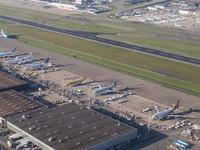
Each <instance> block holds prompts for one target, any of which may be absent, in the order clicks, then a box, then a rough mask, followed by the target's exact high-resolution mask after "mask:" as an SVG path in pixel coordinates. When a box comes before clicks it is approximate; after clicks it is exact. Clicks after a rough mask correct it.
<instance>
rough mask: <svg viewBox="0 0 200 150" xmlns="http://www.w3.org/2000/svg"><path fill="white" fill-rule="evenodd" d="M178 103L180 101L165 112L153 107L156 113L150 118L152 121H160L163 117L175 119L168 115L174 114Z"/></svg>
mask: <svg viewBox="0 0 200 150" xmlns="http://www.w3.org/2000/svg"><path fill="white" fill-rule="evenodd" d="M179 102H180V100H178V101H177V103H176V105H174V106H173V107H171V108H169V109H167V110H165V111H161V110H160V108H159V107H158V106H155V108H156V109H157V113H155V114H154V115H153V116H152V120H157V119H160V118H163V117H176V116H177V115H170V113H172V112H174V111H175V110H176V109H177V108H179Z"/></svg>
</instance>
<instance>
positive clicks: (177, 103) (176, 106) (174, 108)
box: [172, 100, 180, 111]
mask: <svg viewBox="0 0 200 150" xmlns="http://www.w3.org/2000/svg"><path fill="white" fill-rule="evenodd" d="M179 102H180V100H178V101H177V102H176V105H175V106H174V107H173V109H172V111H174V110H176V109H177V108H178V107H179Z"/></svg>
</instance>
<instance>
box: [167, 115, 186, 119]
mask: <svg viewBox="0 0 200 150" xmlns="http://www.w3.org/2000/svg"><path fill="white" fill-rule="evenodd" d="M183 117H185V115H168V116H167V119H169V118H183Z"/></svg>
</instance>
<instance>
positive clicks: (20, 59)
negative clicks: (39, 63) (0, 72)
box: [6, 52, 32, 64]
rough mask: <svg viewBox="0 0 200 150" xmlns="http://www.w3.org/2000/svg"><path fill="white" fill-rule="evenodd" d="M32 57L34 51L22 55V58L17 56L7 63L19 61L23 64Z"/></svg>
mask: <svg viewBox="0 0 200 150" xmlns="http://www.w3.org/2000/svg"><path fill="white" fill-rule="evenodd" d="M31 57H32V52H31V53H30V54H29V55H28V56H26V57H22V58H18V57H16V58H15V59H10V60H7V61H6V63H16V62H18V64H21V63H22V61H24V60H27V59H29V58H31Z"/></svg>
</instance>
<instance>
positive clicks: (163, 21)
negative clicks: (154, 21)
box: [161, 20, 169, 22]
mask: <svg viewBox="0 0 200 150" xmlns="http://www.w3.org/2000/svg"><path fill="white" fill-rule="evenodd" d="M161 22H169V20H161Z"/></svg>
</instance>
